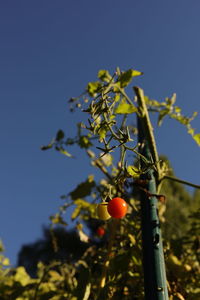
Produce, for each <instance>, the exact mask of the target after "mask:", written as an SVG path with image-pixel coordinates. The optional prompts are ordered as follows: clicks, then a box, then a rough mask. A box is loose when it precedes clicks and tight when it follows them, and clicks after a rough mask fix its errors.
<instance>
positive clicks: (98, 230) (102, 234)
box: [96, 226, 105, 237]
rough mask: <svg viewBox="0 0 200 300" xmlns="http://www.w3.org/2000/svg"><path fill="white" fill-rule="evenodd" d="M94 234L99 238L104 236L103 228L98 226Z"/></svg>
mask: <svg viewBox="0 0 200 300" xmlns="http://www.w3.org/2000/svg"><path fill="white" fill-rule="evenodd" d="M96 234H97V235H98V236H99V237H101V236H104V234H105V229H104V228H103V227H101V226H99V227H98V228H97V230H96Z"/></svg>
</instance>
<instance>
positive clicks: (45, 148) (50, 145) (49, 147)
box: [40, 143, 54, 151]
mask: <svg viewBox="0 0 200 300" xmlns="http://www.w3.org/2000/svg"><path fill="white" fill-rule="evenodd" d="M53 144H54V143H50V144H48V145H46V146H41V148H40V149H41V150H42V151H45V150H48V149H51V148H52V147H53Z"/></svg>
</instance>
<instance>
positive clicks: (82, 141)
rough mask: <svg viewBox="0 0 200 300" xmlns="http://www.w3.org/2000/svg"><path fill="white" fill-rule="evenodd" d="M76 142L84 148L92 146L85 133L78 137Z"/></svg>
mask: <svg viewBox="0 0 200 300" xmlns="http://www.w3.org/2000/svg"><path fill="white" fill-rule="evenodd" d="M78 144H79V146H80V147H81V148H85V149H88V148H89V147H91V146H92V143H91V142H90V140H89V138H88V137H87V136H85V135H84V136H81V137H80V139H79V141H78Z"/></svg>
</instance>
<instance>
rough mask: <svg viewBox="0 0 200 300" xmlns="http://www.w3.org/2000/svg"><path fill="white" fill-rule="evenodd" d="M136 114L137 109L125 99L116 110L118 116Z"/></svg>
mask: <svg viewBox="0 0 200 300" xmlns="http://www.w3.org/2000/svg"><path fill="white" fill-rule="evenodd" d="M135 112H137V107H135V106H134V105H133V104H129V103H127V102H126V100H125V99H122V101H121V102H120V104H119V105H118V106H117V108H116V109H115V113H116V114H132V113H135Z"/></svg>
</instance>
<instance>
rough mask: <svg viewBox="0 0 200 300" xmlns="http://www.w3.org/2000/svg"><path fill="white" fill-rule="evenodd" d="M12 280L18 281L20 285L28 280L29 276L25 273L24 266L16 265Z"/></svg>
mask: <svg viewBox="0 0 200 300" xmlns="http://www.w3.org/2000/svg"><path fill="white" fill-rule="evenodd" d="M14 280H15V281H17V282H20V283H21V285H22V286H25V285H27V284H28V283H29V281H30V276H29V275H28V274H27V273H26V270H25V268H24V267H18V268H17V269H16V273H15V275H14Z"/></svg>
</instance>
